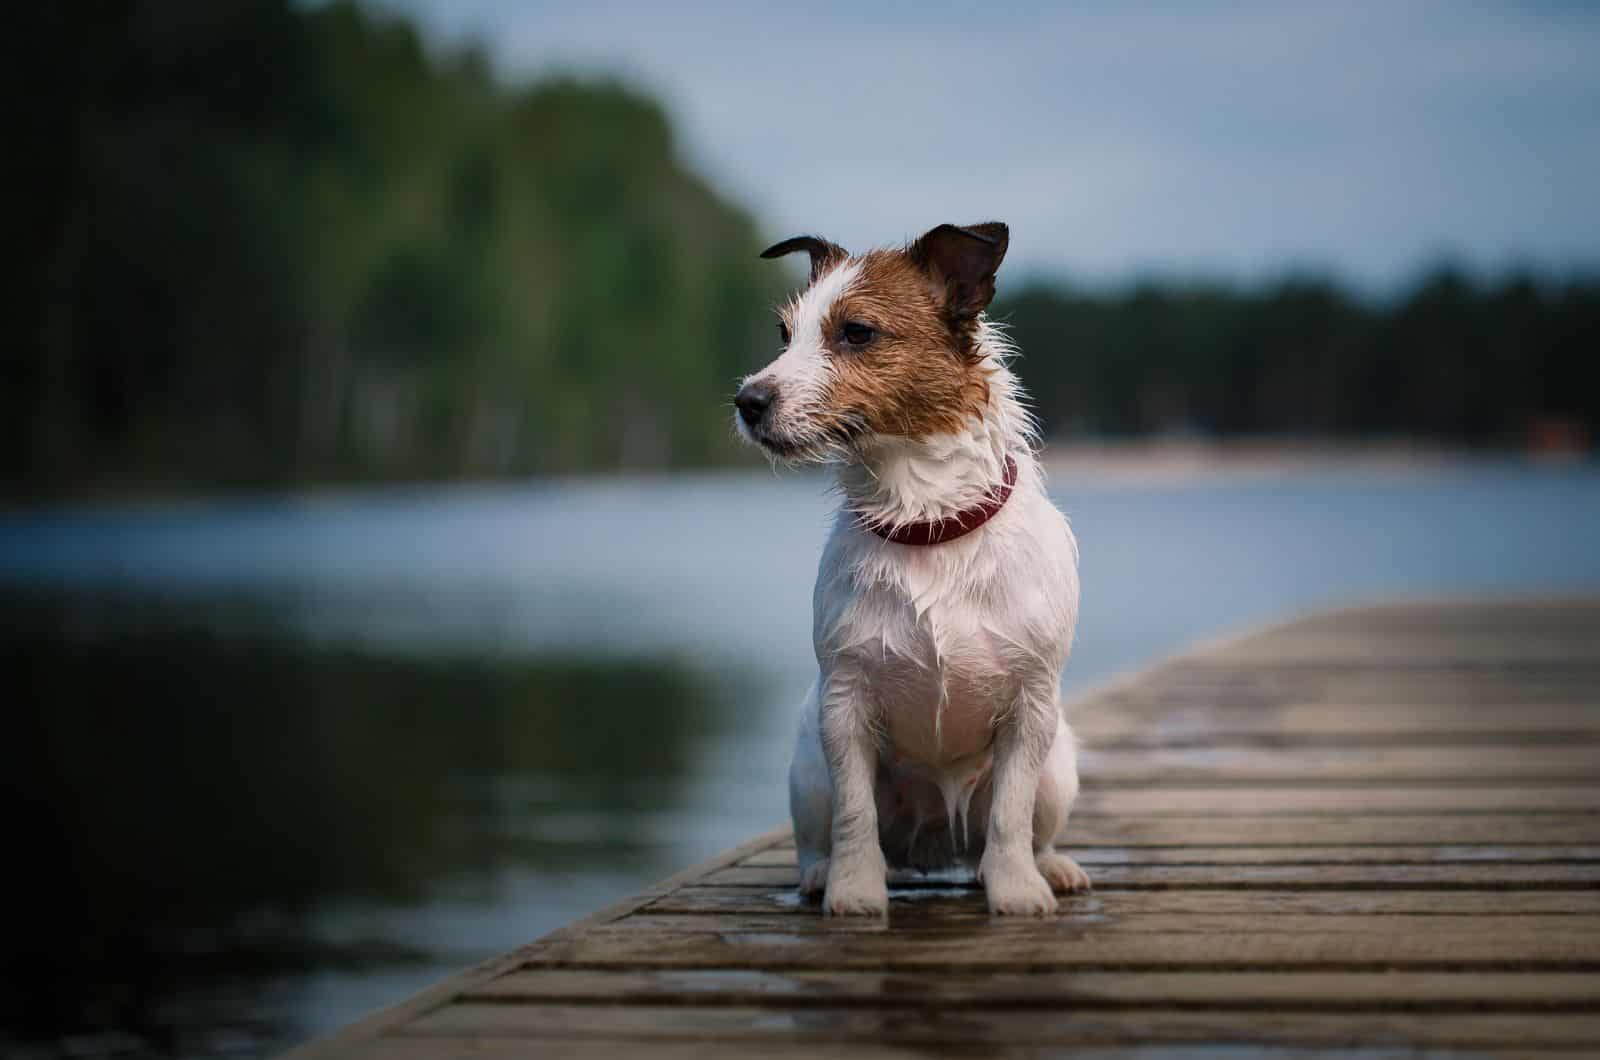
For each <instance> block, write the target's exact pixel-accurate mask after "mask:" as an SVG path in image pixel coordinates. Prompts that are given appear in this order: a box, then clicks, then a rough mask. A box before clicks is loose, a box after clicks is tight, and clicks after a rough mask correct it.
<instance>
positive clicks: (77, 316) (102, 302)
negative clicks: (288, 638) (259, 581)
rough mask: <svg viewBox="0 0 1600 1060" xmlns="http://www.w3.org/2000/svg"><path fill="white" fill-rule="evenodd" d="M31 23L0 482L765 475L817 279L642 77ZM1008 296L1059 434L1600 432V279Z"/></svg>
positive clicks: (10, 86) (23, 13)
mask: <svg viewBox="0 0 1600 1060" xmlns="http://www.w3.org/2000/svg"><path fill="white" fill-rule="evenodd" d="M7 22H8V26H7V32H6V33H5V34H3V37H4V43H0V50H3V54H4V62H3V63H0V84H4V88H5V93H4V99H5V102H4V103H3V104H0V106H3V107H4V108H5V110H4V113H5V118H4V121H5V124H6V142H7V145H8V147H7V152H8V154H9V155H10V158H9V159H8V164H7V165H6V166H5V167H3V168H0V181H3V183H0V193H3V199H0V201H3V203H4V206H3V207H0V234H3V235H4V237H5V239H6V246H7V248H8V250H9V253H8V254H7V255H6V256H5V257H6V261H7V264H6V266H5V273H4V284H3V293H0V305H3V307H4V313H5V321H6V326H7V328H8V331H9V335H8V341H7V343H6V352H5V357H4V362H3V365H0V493H3V495H5V496H6V497H8V498H10V499H12V500H20V501H28V500H36V499H45V498H50V497H55V496H63V495H97V494H104V493H124V492H132V493H142V492H168V491H178V490H201V489H212V488H262V487H266V488H280V487H295V486H300V485H308V484H316V483H330V482H337V483H345V482H371V481H392V480H443V479H454V478H482V477H501V476H527V475H537V474H548V473H563V472H569V471H576V470H608V469H618V468H630V469H632V468H652V467H668V466H671V467H677V466H691V465H703V464H707V463H716V462H725V461H734V460H749V459H751V457H750V456H749V455H748V454H746V455H743V456H741V455H740V454H739V453H738V450H737V448H736V446H734V445H733V444H732V442H731V440H730V434H729V428H728V399H729V394H730V393H731V391H732V389H733V385H734V382H735V380H736V379H737V377H738V376H739V375H741V374H742V373H744V372H745V371H748V370H750V369H751V368H752V367H753V366H755V365H758V364H760V363H762V362H763V361H764V360H765V359H766V358H767V357H769V356H770V355H771V353H772V352H773V350H772V347H773V329H772V324H771V312H770V307H771V305H772V303H773V302H774V301H775V300H776V299H778V298H780V297H782V295H783V292H784V290H785V289H786V288H787V286H788V285H789V284H791V283H792V282H794V281H795V279H796V275H795V274H793V273H791V272H787V271H784V270H783V269H782V268H777V267H774V266H772V265H771V264H770V263H764V262H761V261H759V260H758V259H757V253H758V251H759V250H760V248H761V246H763V245H764V241H765V238H777V237H778V236H780V235H783V234H786V233H773V232H768V231H765V230H764V229H763V228H762V227H761V226H760V225H759V223H758V220H757V219H756V218H754V217H752V216H751V215H750V214H749V213H747V212H746V211H745V210H743V209H742V208H741V207H740V206H739V205H738V204H736V203H732V202H729V201H728V200H727V199H726V198H725V197H723V196H722V195H720V194H719V193H718V192H717V191H716V190H714V187H713V184H712V183H711V182H708V181H707V180H706V179H705V178H704V177H702V176H701V175H698V174H696V173H695V172H694V171H693V170H692V169H691V168H690V167H689V166H688V165H686V163H685V162H684V161H683V159H682V158H681V157H680V154H679V152H678V149H677V147H676V145H675V142H674V138H673V131H672V128H671V124H670V121H669V119H668V116H667V114H666V113H665V111H664V110H663V108H662V107H661V106H660V105H659V104H658V103H657V102H656V101H654V100H652V99H650V98H647V97H646V96H644V95H642V94H641V93H640V92H639V91H637V90H635V89H631V88H629V87H626V86H623V85H621V84H618V83H612V82H608V81H605V80H596V79H573V78H550V79H545V80H540V81H537V82H535V83H528V84H514V83H508V82H506V81H504V80H503V79H501V78H498V77H497V76H495V75H494V74H493V73H492V72H491V70H490V67H489V64H488V62H487V60H486V58H485V56H484V55H483V54H482V52H481V51H478V50H475V49H472V48H467V49H462V50H456V51H437V50H432V49H430V48H429V47H427V46H426V45H425V42H424V41H423V40H422V38H421V37H420V35H419V34H418V32H417V30H416V29H415V28H414V27H413V26H411V25H409V24H407V23H406V22H405V21H403V20H400V19H397V18H395V17H392V16H380V15H376V14H373V13H371V12H368V11H366V10H364V9H363V8H361V7H359V6H357V5H355V4H352V3H348V2H336V3H330V4H322V5H315V6H306V5H302V4H294V3H290V2H288V0H234V2H230V3H228V4H214V3H196V2H192V0H61V2H58V3H54V4H27V5H18V6H16V7H14V8H13V9H12V10H11V11H10V12H9V13H8V16H7ZM931 220H943V219H931ZM930 223H931V221H930ZM764 237H765V238H764ZM1014 283H1015V281H1014ZM1002 290H1003V295H1004V296H1003V298H1002V301H1001V302H1000V303H997V305H996V306H995V307H994V315H996V316H997V317H999V318H1000V319H1002V320H1005V321H1007V322H1008V324H1009V325H1010V327H1011V329H1012V332H1013V335H1014V337H1015V338H1016V339H1017V341H1018V343H1019V344H1020V346H1021V348H1022V349H1023V350H1024V351H1025V353H1026V357H1025V360H1024V362H1023V364H1022V369H1021V370H1022V372H1023V375H1024V378H1025V380H1026V381H1027V383H1028V385H1029V387H1030V389H1031V390H1032V392H1033V394H1034V397H1035V401H1036V405H1037V411H1038V413H1039V415H1040V418H1041V420H1042V422H1043V424H1044V426H1045V429H1046V433H1047V435H1049V436H1051V437H1056V438H1068V437H1091V438H1097V439H1099V438H1120V437H1131V436H1140V435H1148V434H1151V433H1162V434H1170V433H1175V432H1176V433H1183V434H1186V435H1200V436H1205V437H1233V436H1242V435H1259V436H1274V437H1276V436H1293V437H1316V438H1358V437H1360V438H1366V437H1374V436H1380V437H1392V438H1408V439H1424V440H1429V441H1437V442H1444V443H1450V444H1462V445H1469V446H1493V447H1506V446H1518V445H1521V444H1523V443H1524V442H1525V441H1526V439H1527V438H1528V437H1529V435H1530V432H1535V431H1537V430H1539V429H1542V426H1543V425H1548V424H1550V423H1556V424H1560V425H1565V426H1564V429H1566V430H1568V431H1569V432H1573V433H1575V434H1576V435H1577V436H1578V437H1592V436H1593V434H1594V429H1595V427H1596V425H1597V423H1600V369H1597V367H1596V359H1595V356H1594V353H1593V346H1594V336H1595V335H1597V334H1600V278H1597V277H1596V276H1595V275H1594V274H1588V275H1571V276H1551V275H1547V274H1543V273H1540V272H1537V271H1526V272H1521V273H1512V274H1504V275H1499V276H1495V277H1493V278H1484V277H1482V276H1479V275H1476V274H1473V273H1471V272H1468V271H1465V270H1462V269H1456V268H1452V267H1449V266H1447V265H1446V266H1441V267H1439V268H1437V269H1435V270H1433V271H1431V272H1429V273H1427V274H1425V275H1423V276H1422V277H1421V279H1419V281H1418V282H1417V283H1416V284H1415V285H1414V286H1413V287H1412V288H1411V289H1409V290H1406V291H1403V292H1400V293H1398V294H1396V295H1392V296H1390V297H1387V298H1384V299H1374V298H1371V297H1366V296H1358V295H1356V294H1353V293H1351V292H1350V291H1349V290H1347V289H1346V288H1344V287H1342V286H1341V285H1340V283H1339V282H1337V281H1336V280H1334V279H1328V278H1324V277H1319V276H1302V277H1295V276H1290V277H1287V278H1285V279H1282V280H1280V281H1278V282H1275V283H1271V284H1266V285H1255V286H1234V285H1228V284H1207V283H1204V282H1192V281H1184V282H1168V281H1162V280H1151V281H1148V282H1144V283H1138V284H1133V285H1130V286H1127V287H1124V288H1118V289H1107V288H1105V287H1104V286H1084V285H1080V286H1073V285H1070V284H1067V283H1065V282H1045V281H1038V282H1034V283H1031V284H1028V285H1024V286H1021V287H1018V286H1015V285H1014V286H1012V287H1011V288H1009V289H1007V288H1005V287H1004V286H1003V287H1002Z"/></svg>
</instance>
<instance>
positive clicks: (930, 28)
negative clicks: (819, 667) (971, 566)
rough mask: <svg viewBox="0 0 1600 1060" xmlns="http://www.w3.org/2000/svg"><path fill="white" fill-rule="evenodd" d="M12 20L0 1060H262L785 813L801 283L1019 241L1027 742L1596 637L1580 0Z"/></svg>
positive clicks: (1587, 39) (116, 15) (116, 7)
mask: <svg viewBox="0 0 1600 1060" xmlns="http://www.w3.org/2000/svg"><path fill="white" fill-rule="evenodd" d="M0 30H3V32H0V60H3V61H0V85H3V92H0V115H3V120H4V125H5V135H4V143H5V148H4V162H3V165H0V181H3V183H0V235H3V237H4V241H3V244H0V245H3V246H4V248H5V253H4V254H3V255H0V260H3V263H4V264H3V265H0V268H3V270H4V273H3V277H0V278H3V281H4V282H3V284H0V305H3V310H4V316H3V321H4V329H5V338H4V347H3V348H4V353H3V356H0V696H3V698H4V701H5V703H6V720H7V725H6V733H5V738H4V740H0V770H3V776H4V777H5V783H6V785H7V788H8V791H7V796H8V797H7V798H6V800H5V802H4V810H3V811H0V812H3V813H4V816H5V820H4V826H5V828H6V834H7V837H8V840H9V842H8V848H9V849H10V850H11V851H12V862H11V863H12V865H13V868H12V870H11V871H10V872H8V873H7V877H8V879H7V886H8V887H9V888H10V889H12V890H13V892H14V893H13V894H12V896H11V898H12V900H11V902H10V904H9V906H8V908H9V909H10V910H11V912H12V922H11V924H10V925H9V927H8V931H7V939H6V945H5V946H4V947H3V948H0V963H3V964H4V965H5V966H6V968H5V971H6V976H5V978H6V982H7V984H8V989H7V991H6V993H5V995H4V997H3V1000H0V1017H3V1020H0V1049H3V1050H4V1051H5V1052H6V1053H7V1054H8V1055H18V1056H57V1055H72V1056H184V1057H202V1056H259V1055H265V1054H268V1053H272V1052H274V1051H277V1050H280V1049H282V1048H284V1047H286V1046H288V1045H290V1044H293V1043H295V1042H297V1041H301V1040H304V1039H305V1038H307V1037H309V1036H312V1035H314V1034H317V1033H319V1032H322V1031H325V1030H328V1029H330V1028H332V1027H334V1026H337V1025H339V1024H341V1023H343V1022H346V1021H348V1020H350V1019H353V1018H355V1017H356V1016H358V1015H360V1014H361V1013H362V1012H364V1011H365V1010H367V1009H369V1008H371V1007H373V1006H376V1005H380V1004H385V1003H388V1002H392V1001H395V1000H398V999H399V998H401V997H403V996H405V995H407V994H408V993H410V992H413V991H414V990H416V989H419V988H420V987H422V986H424V985H426V984H427V983H428V982H430V981H432V980H434V979H437V978H439V977H441V976H443V975H445V974H448V973H450V972H451V971H454V970H456V969H458V968H460V967H462V966H464V965H466V964H468V963H470V962H472V961H475V960H477V959H480V958H482V957H485V956H488V955H491V954H494V953H497V952H500V951H503V950H506V949H509V948H511V947H513V946H516V945H518V944H520V943H522V942H525V941H527V940H529V939H531V938H533V937H534V936H536V935H538V934H540V933H542V932H545V931H548V930H551V929H553V928H555V927H557V926H559V925H561V924H562V923H565V922H567V921H569V920H572V919H574V918H576V917H578V916H580V915H582V914H584V913H586V912H589V911H591V910H593V909H595V908H597V907H599V906H601V905H603V904H605V903H606V902H608V901H611V900H614V899H616V898H619V897H621V896H623V895H625V894H627V893H630V892H632V891H634V890H637V889H638V888H640V887H641V886H642V885H644V884H645V883H647V882H650V881H651V880H653V879H655V878H658V877H661V876H664V875H666V874H668V873H669V872H671V871H673V870H675V869H676V868H679V867H682V866H683V865H685V864H687V863H689V862H691V861H693V860H695V859H699V858H703V857H706V856H709V855H710V854H712V853H714V852H715V851H717V850H719V849H721V848H723V847H726V846H728V845H730V844H732V843H733V842H735V841H737V840H739V839H742V838H745V837H747V836H748V835H750V834H752V833H754V832H756V831H758V830H761V829H764V828H767V827H769V826H771V825H773V824H776V823H778V822H780V821H781V820H783V819H784V817H785V814H786V805H785V794H784V782H783V773H784V769H785V765H786V761H787V754H788V741H789V738H790V734H791V727H792V724H793V717H794V711H795V708H796V706H797V703H798V700H799V698H800V696H801V694H802V693H803V691H804V689H805V686H806V684H807V682H808V681H809V679H810V676H811V671H812V669H813V668H814V663H813V661H812V659H811V649H810V642H809V628H810V613H809V594H810V579H811V576H812V572H813V570H814V564H815V561H816V555H817V551H818V548H819V547H820V544H821V540H822V536H823V533H824V529H825V526H826V520H827V513H828V510H829V504H830V501H829V498H828V496H827V493H826V487H827V483H826V479H825V477H824V476H822V475H821V474H820V473H786V474H774V473H773V472H772V471H771V470H770V469H769V468H768V467H767V465H766V464H765V463H764V461H762V460H761V459H760V458H759V457H758V456H755V455H754V454H751V453H749V452H748V451H743V450H741V449H740V448H739V447H738V446H737V445H736V444H735V443H734V442H733V440H732V435H731V432H730V428H729V423H730V408H729V399H730V395H731V393H732V391H733V389H734V384H735V381H736V379H737V378H738V377H739V376H740V375H741V374H743V373H745V372H747V371H750V370H753V369H754V368H755V367H758V366H760V365H761V364H764V363H765V362H766V361H767V360H769V359H770V358H771V357H772V356H773V355H774V354H775V353H776V344H777V339H776V331H775V328H774V326H773V323H772V320H773V317H772V313H771V306H772V304H773V303H774V302H775V301H776V300H778V299H780V298H782V297H784V295H785V293H786V292H787V291H788V290H790V289H791V288H792V287H793V286H794V285H795V284H797V283H798V282H799V280H800V279H801V276H800V274H799V273H798V272H797V271H795V270H796V269H797V268H798V267H797V266H795V265H794V263H792V262H789V263H784V264H782V265H775V264H772V263H767V262H761V261H758V260H757V259H756V254H757V252H758V251H759V250H760V248H761V247H762V246H764V245H766V243H767V242H770V241H774V240H776V239H779V238H782V237H784V236H787V235H791V234H794V233H795V232H799V231H816V232H820V233H821V234H824V235H826V236H828V237H830V238H833V239H835V240H838V241H840V242H842V243H844V244H846V245H847V246H850V247H852V248H856V249H860V248H863V247H865V246H869V245H873V244H879V243H892V242H898V241H900V240H903V239H906V238H908V237H912V236H915V235H916V234H918V233H919V232H921V231H923V230H925V229H927V228H929V227H931V226H933V225H934V224H937V223H939V222H943V221H954V222H958V223H961V222H972V221H977V220H981V219H988V218H998V219H1002V220H1005V221H1008V222H1009V223H1010V224H1011V226H1012V233H1013V235H1012V250H1011V254H1010V258H1009V260H1008V262H1007V264H1006V266H1005V269H1004V270H1003V272H1002V276H1001V297H1000V299H999V301H998V302H997V304H996V305H995V307H994V309H993V315H995V316H997V317H998V318H1000V319H1002V320H1005V321H1007V322H1008V323H1009V325H1010V327H1011V329H1012V332H1013V334H1014V336H1015V337H1016V339H1017V340H1018V342H1019V343H1020V345H1021V347H1022V349H1023V351H1024V356H1023V358H1022V360H1021V361H1020V362H1019V371H1020V373H1021V375H1022V377H1023V380H1024V382H1025V383H1026V384H1027V386H1028V387H1029V389H1030V391H1031V392H1032V394H1033V396H1034V398H1035V402H1036V406H1037V411H1038V413H1039V416H1040V419H1041V421H1042V423H1043V425H1044V428H1045V432H1046V435H1047V437H1048V439H1049V442H1050V445H1049V448H1048V451H1047V466H1048V467H1049V469H1050V471H1051V473H1052V478H1051V482H1052V488H1053V491H1054V494H1055V497H1056V499H1057V501H1058V503H1059V504H1060V505H1061V506H1062V507H1063V509H1064V510H1066V511H1067V512H1068V514H1069V515H1070V516H1071V517H1072V519H1073V522H1074V525H1075V526H1076V528H1077V531H1078V534H1079V537H1080V539H1081V542H1082V555H1083V566H1084V571H1083V585H1084V599H1083V620H1082V624H1081V627H1080V633H1079V640H1078V645H1077V648H1076V650H1075V654H1074V661H1073V663H1072V665H1071V666H1070V667H1069V671H1068V677H1067V688H1066V690H1067V692H1068V693H1069V694H1070V693H1072V692H1073V691H1074V690H1076V689H1081V688H1082V687H1084V686H1085V685H1087V684H1090V683H1093V682H1096V681H1100V680H1103V679H1105V678H1107V677H1108V676H1110V675H1112V674H1114V673H1116V672H1118V671H1121V670H1125V669H1127V668H1130V667H1135V666H1138V665H1139V664H1141V663H1144V662H1147V661H1149V660H1151V659H1153V658H1155V657H1157V656H1159V655H1161V654H1162V653H1165V652H1168V651H1171V650H1174V649H1175V648H1178V647H1180V646H1181V645H1183V644H1184V643H1186V642H1188V641H1191V640H1194V639H1196V638H1201V637H1207V636H1214V635H1217V634H1219V633H1221V632H1223V631H1225V630H1228V629H1232V628H1239V627H1244V626H1249V625H1252V624H1255V623H1260V622H1264V621H1268V620H1271V619H1274V618H1277V617H1282V616H1286V615H1289V614H1292V613H1294V612H1296V611H1298V610H1301V609H1304V608H1308V607H1313V606H1320V605H1329V604H1337V603H1342V602H1350V601H1355V600H1365V599H1372V598H1376V597H1390V596H1396V595H1401V596H1416V595H1440V594H1451V593H1462V592H1474V591H1499V592H1540V591H1551V590H1572V589H1582V588H1586V587H1587V588H1595V587H1600V547H1597V545H1596V542H1597V541H1600V469H1597V467H1596V465H1595V463H1594V462H1593V459H1592V455H1591V453H1592V444H1593V440H1594V436H1595V435H1594V432H1595V430H1596V428H1597V425H1600V358H1597V356H1596V350H1597V336H1600V208H1597V202H1596V195H1595V189H1596V188H1597V187H1600V65H1597V64H1596V63H1595V56H1596V55H1597V54H1600V16H1597V14H1596V12H1595V9H1594V8H1592V7H1590V6H1587V5H1566V4H1539V5H1500V4H1492V3H1486V4H1473V5H1465V4H1444V5H1435V4H1426V3H1424V4H1411V5H1389V4H1377V3H1374V4H1364V3H1355V4H1341V5H1334V6H1326V7H1305V6H1290V7H1279V6H1276V5H1251V4H1246V5H1226V6H1222V5H1217V6H1210V5H1184V6H1183V7H1181V8H1179V9H1162V10H1153V9H1147V8H1142V7H1140V8H1133V9H1130V8H1128V7H1125V6H1123V5H1109V4H1108V5H1098V4H1088V5H1077V6H1073V7H1072V8H1070V9H1065V8H1062V7H1059V6H1058V5H1049V4H1028V3H1022V4H1015V5H1001V6H999V7H995V8H993V9H990V10H985V11H984V12H982V13H981V14H980V13H979V12H978V10H977V9H976V8H973V7H971V5H965V6H957V5H946V4H942V3H932V4H919V5H885V6H883V7H882V8H878V9H875V10H872V11H864V10H862V9H861V8H860V7H859V6H858V5H849V4H831V3H821V4H807V5H800V6H790V7H787V8H770V9H766V10H757V9H756V8H755V7H754V6H745V5H706V6H696V7H688V6H682V5H660V4H646V3H634V4H620V5H586V6H582V7H557V6H551V5H544V4H537V3H521V2H512V0H403V2H402V0H390V2H385V3H378V2H372V3H368V4H363V5H356V4H351V3H345V2H340V3H289V2H287V0H235V2H231V3H227V4H217V3H207V2H203V0H105V2H90V0H61V2H58V3H53V4H16V5H10V7H9V8H8V10H7V12H6V14H5V15H4V16H3V25H0ZM757 570H759V571H760V572H761V575H762V577H763V578H764V579H765V582H764V584H763V585H762V586H761V592H759V593H752V592H750V591H749V588H750V578H751V573H750V572H751V571H757Z"/></svg>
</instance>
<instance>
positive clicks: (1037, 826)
mask: <svg viewBox="0 0 1600 1060" xmlns="http://www.w3.org/2000/svg"><path fill="white" fill-rule="evenodd" d="M1077 797H1078V743H1077V740H1076V738H1075V737H1074V736H1073V735H1072V730H1071V729H1070V728H1068V727H1067V721H1066V719H1065V718H1061V719H1060V720H1059V721H1058V722H1057V725H1056V738H1055V741H1054V742H1053V743H1052V744H1051V745H1050V753H1049V755H1047V756H1046V757H1045V761H1044V768H1043V769H1042V770H1040V771H1039V792H1038V794H1037V795H1036V796H1035V797H1034V800H1033V852H1034V863H1035V864H1036V865H1037V866H1038V867H1039V872H1040V874H1041V875H1042V876H1044V878H1045V881H1046V882H1047V883H1049V884H1050V889H1051V890H1052V891H1055V892H1056V893H1057V894H1072V893H1076V892H1079V891H1087V890H1089V889H1090V884H1089V874H1088V873H1086V872H1084V871H1083V869H1081V868H1079V867H1078V863H1077V862H1076V861H1073V860H1072V859H1071V858H1069V857H1068V856H1067V855H1065V854H1062V853H1060V852H1059V851H1057V850H1056V849H1055V841H1056V840H1058V839H1060V838H1061V834H1062V833H1063V832H1065V831H1066V830H1067V817H1068V815H1070V814H1071V812H1072V804H1073V802H1074V801H1076V800H1077Z"/></svg>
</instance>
